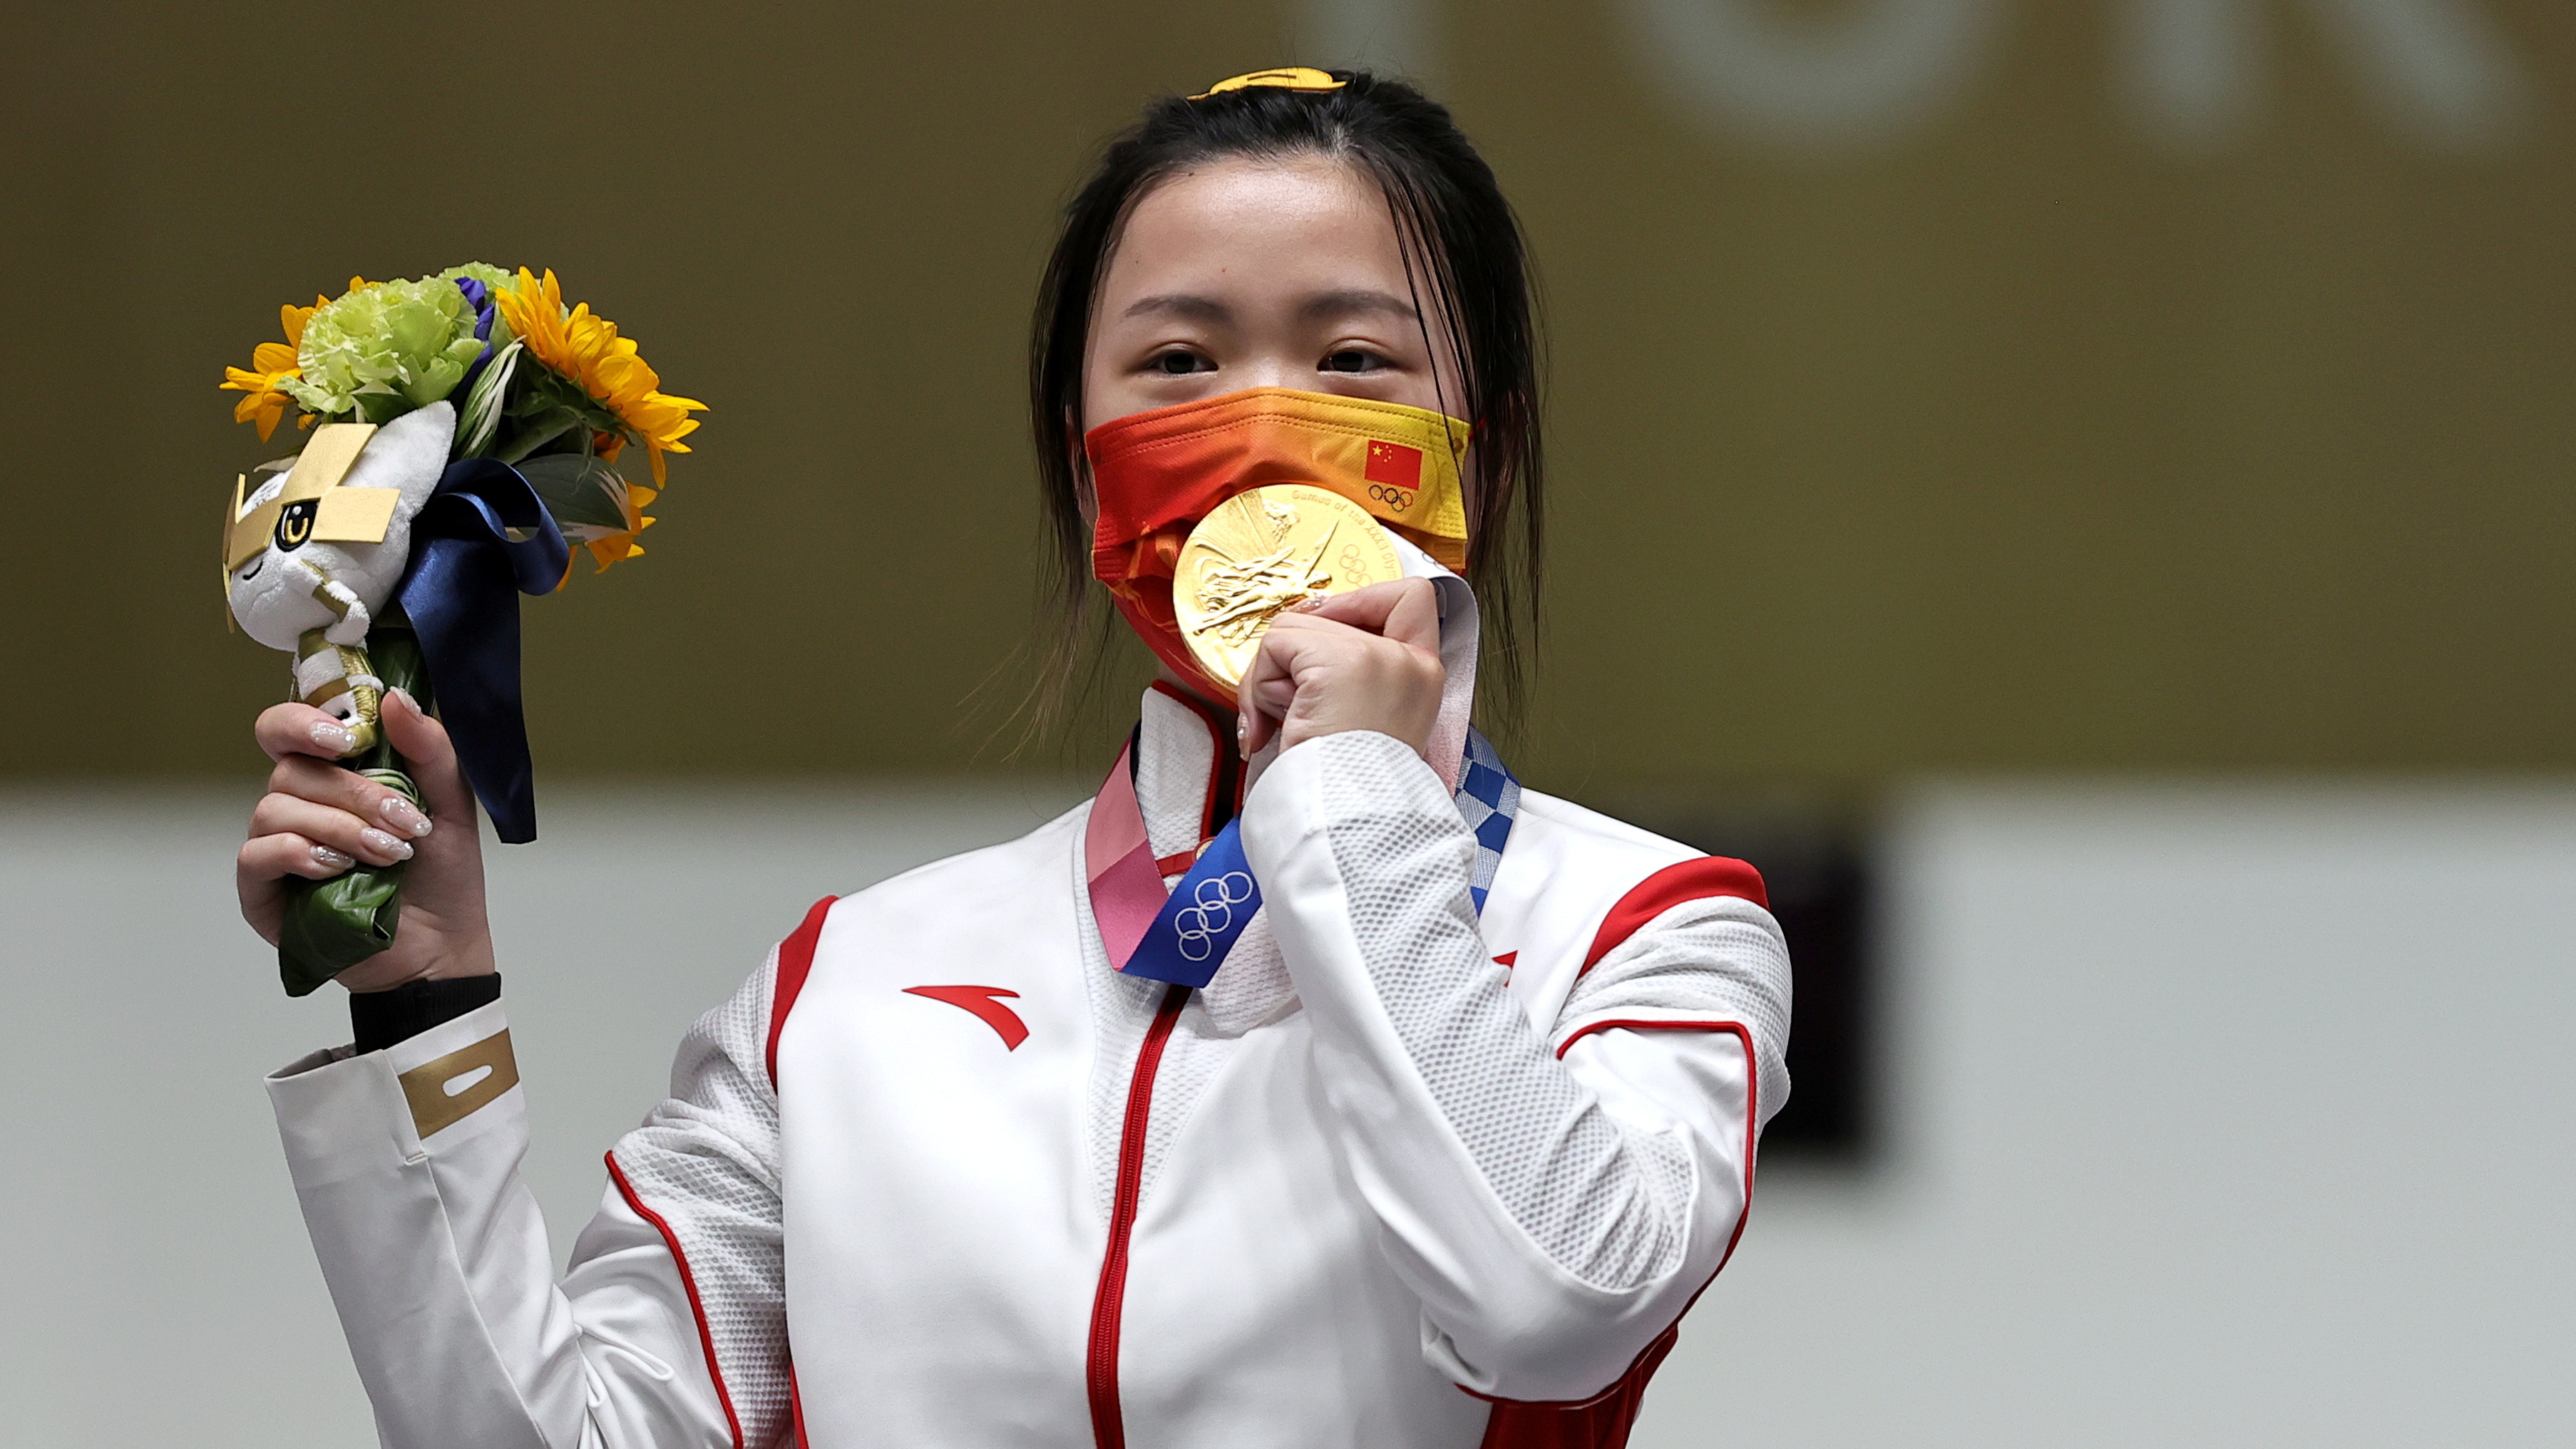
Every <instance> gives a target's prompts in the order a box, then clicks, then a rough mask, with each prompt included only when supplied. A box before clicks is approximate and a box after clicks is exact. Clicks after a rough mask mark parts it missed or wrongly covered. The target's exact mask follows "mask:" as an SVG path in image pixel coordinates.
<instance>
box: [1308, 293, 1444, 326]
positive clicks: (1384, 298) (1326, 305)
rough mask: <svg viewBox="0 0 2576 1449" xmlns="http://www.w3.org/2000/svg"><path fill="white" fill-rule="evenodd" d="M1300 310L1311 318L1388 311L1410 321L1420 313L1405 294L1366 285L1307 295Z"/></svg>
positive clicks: (1416, 318) (1415, 318)
mask: <svg viewBox="0 0 2576 1449" xmlns="http://www.w3.org/2000/svg"><path fill="white" fill-rule="evenodd" d="M1297 310H1298V312H1299V313H1300V314H1302V315H1303V316H1305V317H1306V318H1307V319H1308V320H1310V321H1312V320H1314V319H1317V318H1322V317H1347V316H1349V315H1350V314H1352V313H1354V312H1384V313H1387V314H1389V315H1391V316H1394V317H1396V318H1398V319H1400V320H1402V321H1406V322H1412V321H1415V320H1418V318H1419V315H1420V314H1418V313H1416V312H1415V311H1414V310H1413V304H1412V303H1410V302H1407V301H1406V300H1404V299H1403V298H1402V297H1398V296H1396V295H1394V294H1393V293H1390V292H1380V291H1375V290H1372V289H1370V288H1366V287H1352V288H1346V289H1343V290H1340V291H1333V292H1319V293H1317V294H1315V295H1314V296H1312V297H1309V298H1307V299H1306V300H1305V302H1304V303H1303V304H1302V305H1300V306H1299V307H1298V308H1297Z"/></svg>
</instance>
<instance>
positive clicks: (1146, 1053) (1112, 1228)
mask: <svg viewBox="0 0 2576 1449" xmlns="http://www.w3.org/2000/svg"><path fill="white" fill-rule="evenodd" d="M1189 999H1190V989H1189V988H1188V987H1186V986H1181V985H1177V984H1176V985H1174V986H1173V987H1172V988H1171V989H1170V990H1168V991H1165V992H1164V993H1163V1004H1162V1005H1161V1006H1160V1007H1158V1008H1156V1009H1155V1012H1154V1024H1153V1025H1152V1026H1149V1027H1147V1028H1145V1044H1144V1045H1143V1046H1141V1047H1139V1048H1137V1051H1136V1072H1135V1075H1133V1076H1131V1077H1129V1078H1128V1079H1127V1120H1126V1123H1125V1125H1124V1127H1123V1128H1122V1129H1121V1130H1120V1132H1119V1135H1118V1192H1117V1196H1116V1197H1115V1198H1113V1199H1112V1200H1111V1204H1110V1209H1109V1247H1108V1251H1107V1252H1106V1253H1104V1254H1102V1256H1101V1259H1100V1286H1099V1287H1098V1288H1097V1289H1095V1290H1093V1292H1092V1295H1091V1355H1090V1358H1091V1362H1090V1365H1089V1380H1090V1388H1091V1441H1092V1443H1093V1444H1094V1445H1096V1446H1098V1449H1127V1424H1126V1421H1125V1419H1123V1418H1122V1417H1120V1415H1119V1412H1118V1319H1119V1314H1120V1312H1121V1311H1122V1310H1123V1309H1124V1308H1125V1306H1126V1301H1127V1238H1128V1235H1129V1234H1130V1233H1132V1232H1133V1231H1134V1230H1135V1227H1136V1196H1137V1193H1138V1190H1139V1189H1140V1187H1141V1186H1142V1184H1143V1182H1144V1177H1145V1124H1146V1123H1147V1122H1149V1121H1151V1120H1152V1118H1153V1115H1154V1069H1155V1068H1156V1067H1158V1066H1160V1065H1162V1061H1163V1044H1164V1043H1165V1042H1167V1041H1170V1040H1171V1039H1172V1027H1173V1025H1174V1024H1175V1023H1177V1022H1179V1021H1180V1019H1181V1008H1182V1007H1183V1006H1185V1005H1187V1004H1188V1002H1189Z"/></svg>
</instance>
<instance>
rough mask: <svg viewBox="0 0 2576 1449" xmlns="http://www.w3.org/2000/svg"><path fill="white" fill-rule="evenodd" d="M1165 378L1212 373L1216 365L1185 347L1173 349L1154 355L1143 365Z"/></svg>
mask: <svg viewBox="0 0 2576 1449" xmlns="http://www.w3.org/2000/svg"><path fill="white" fill-rule="evenodd" d="M1145 365H1146V366H1147V367H1149V368H1151V369H1153V370H1154V371H1156V372H1159V373H1161V374H1163V375H1164V376H1165V377H1184V376H1187V375H1188V374H1190V373H1193V372H1214V371H1216V364H1215V363H1214V362H1212V361H1210V360H1209V359H1207V358H1204V357H1201V356H1199V355H1198V354H1197V353H1195V352H1192V351H1190V350H1189V349H1187V348H1185V347H1174V348H1170V349H1167V350H1165V351H1162V352H1158V353H1155V354H1154V360H1153V361H1151V362H1149V363H1147V364H1145Z"/></svg>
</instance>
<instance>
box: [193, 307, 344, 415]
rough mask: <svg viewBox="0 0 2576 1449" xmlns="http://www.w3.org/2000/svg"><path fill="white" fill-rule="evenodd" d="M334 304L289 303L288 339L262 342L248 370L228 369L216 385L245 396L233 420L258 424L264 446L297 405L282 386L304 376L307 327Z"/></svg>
mask: <svg viewBox="0 0 2576 1449" xmlns="http://www.w3.org/2000/svg"><path fill="white" fill-rule="evenodd" d="M353 280H354V279H353ZM330 302H331V299H330V298H328V297H316V298H314V299H313V305H312V306H310V307H298V306H296V305H295V304H294V303H292V302H289V303H287V304H286V305H285V306H283V307H280V308H278V309H277V321H278V325H279V326H281V327H283V328H285V329H286V340H285V341H284V342H263V343H261V344H260V345H259V346H258V347H256V348H254V349H252V351H251V355H250V366H249V367H248V368H240V367H227V368H225V369H224V380H223V381H222V382H221V383H218V384H217V385H216V390H217V391H219V392H220V391H231V392H238V393H241V394H242V395H243V396H242V400H241V401H240V402H237V403H235V404H233V421H234V422H237V423H247V422H257V423H258V424H259V440H260V441H261V442H263V443H265V442H267V441H268V435H269V434H271V433H274V432H276V431H277V421H278V419H280V418H282V417H284V416H286V410H287V408H289V407H291V406H293V405H294V401H295V400H294V399H293V398H290V397H288V396H287V395H286V393H285V390H284V389H282V388H281V387H279V384H280V383H283V382H285V381H287V380H288V379H289V378H300V377H302V376H303V375H304V369H303V367H302V366H301V365H300V364H299V363H298V362H297V360H296V353H297V351H298V350H299V349H300V348H302V347H303V346H304V324H305V323H307V322H310V321H312V320H313V314H314V313H316V312H319V311H321V310H322V309H323V308H324V307H326V306H329V305H330ZM312 422H313V420H312V419H311V418H310V417H307V418H305V419H304V420H303V425H304V426H308V427H309V426H311V424H312Z"/></svg>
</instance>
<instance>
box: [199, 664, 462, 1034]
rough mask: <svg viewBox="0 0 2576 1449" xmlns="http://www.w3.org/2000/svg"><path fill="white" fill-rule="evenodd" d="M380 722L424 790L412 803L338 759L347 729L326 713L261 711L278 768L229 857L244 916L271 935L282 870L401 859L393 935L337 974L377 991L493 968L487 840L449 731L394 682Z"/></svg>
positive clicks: (300, 708)
mask: <svg viewBox="0 0 2576 1449" xmlns="http://www.w3.org/2000/svg"><path fill="white" fill-rule="evenodd" d="M383 721H384V723H383V728H384V730H385V735H386V738H387V739H388V740H390V741H391V742H392V744H393V747H394V749H395V751H396V752H397V753H399V754H400V755H401V756H402V758H403V763H404V765H405V766H406V767H407V770H408V772H409V774H410V775H411V778H412V781H413V783H414V784H416V785H417V786H418V787H419V789H420V793H421V805H420V807H418V808H416V807H414V806H413V805H412V803H411V802H410V801H408V800H405V799H404V798H403V797H402V796H401V795H400V794H398V793H396V792H395V791H393V790H390V789H387V788H386V787H385V786H382V785H379V784H377V783H375V782H374V781H372V780H369V779H367V778H366V777H365V776H363V775H360V774H358V773H356V772H355V771H352V770H347V769H343V768H342V767H341V766H340V765H339V763H338V760H339V756H340V753H341V751H342V750H343V749H345V748H346V747H347V746H348V744H349V735H348V731H347V729H346V727H345V726H343V725H342V724H341V723H340V722H339V721H338V720H335V719H333V718H332V717H331V716H330V715H328V714H325V713H323V712H322V711H321V710H318V709H315V708H313V707H311V706H310V705H303V704H280V705H272V706H271V707H270V708H268V709H267V710H266V711H264V712H262V713H261V715H260V717H259V723H258V725H257V727H256V733H257V736H258V739H259V745H260V748H261V749H263V750H265V751H267V752H268V757H269V758H270V759H272V760H275V761H276V762H277V766H276V768H275V769H273V770H271V771H270V772H269V777H268V794H267V795H265V796H263V797H261V799H260V802H259V804H258V806H257V807H255V808H254V809H253V810H252V811H251V817H250V840H249V841H248V842H247V843H246V844H244V845H243V846H242V848H241V854H240V856H239V857H238V859H237V861H236V864H235V871H234V880H235V884H236V886H237V887H238V889H239V891H240V893H241V909H242V919H244V920H246V921H248V922H250V926H251V929H252V930H254V931H257V932H259V934H260V936H261V937H262V938H263V939H265V940H266V941H268V943H269V944H271V945H275V944H276V943H277V936H278V924H279V920H280V917H281V913H282V911H283V909H284V902H285V892H286V885H285V882H286V878H287V877H289V876H301V877H303V878H305V879H307V880H327V879H329V878H331V877H332V876H335V875H338V874H339V873H340V872H342V871H344V870H347V869H348V868H349V867H350V866H351V865H352V864H353V863H354V862H356V861H361V860H363V861H365V862H367V863H368V864H370V865H391V864H393V863H394V862H396V861H400V860H408V861H410V862H411V865H410V867H409V868H408V869H407V870H405V871H404V872H403V884H402V919H401V923H400V924H399V925H397V926H396V927H395V930H394V943H393V945H391V946H389V947H387V948H386V949H385V950H383V951H381V952H378V953H377V954H376V955H374V956H371V957H368V958H367V959H366V960H364V961H361V962H359V963H358V964H357V965H355V966H352V967H350V968H349V969H348V970H346V971H343V972H341V973H340V975H339V977H338V978H337V979H338V980H339V982H340V984H341V985H343V986H346V987H347V988H349V989H350V990H351V991H383V990H387V989H389V988H391V987H395V986H400V985H402V984H403V983H405V982H408V981H420V980H428V979H433V978H438V977H450V976H475V975H482V974H484V973H487V972H490V971H492V970H494V969H496V968H495V966H494V963H493V957H492V932H491V927H490V925H489V923H488V921H487V919H486V917H485V913H484V904H483V842H482V839H481V837H480V836H479V835H478V834H477V832H476V830H475V828H474V825H475V820H474V795H473V792H472V791H471V790H469V789H467V788H466V785H465V777H464V774H463V772H462V771H461V770H459V769H458V767H457V763H456V750H455V748H454V747H453V746H452V745H450V744H449V743H448V739H447V731H446V729H445V728H443V727H442V726H441V725H440V724H439V723H438V721H436V720H434V719H431V718H430V717H429V716H428V715H426V714H423V713H422V712H421V710H420V707H419V706H418V705H416V704H414V703H412V700H411V697H410V696H409V695H406V694H403V693H400V692H399V691H397V692H395V693H392V694H389V695H387V696H386V697H385V701H384V707H383Z"/></svg>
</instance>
